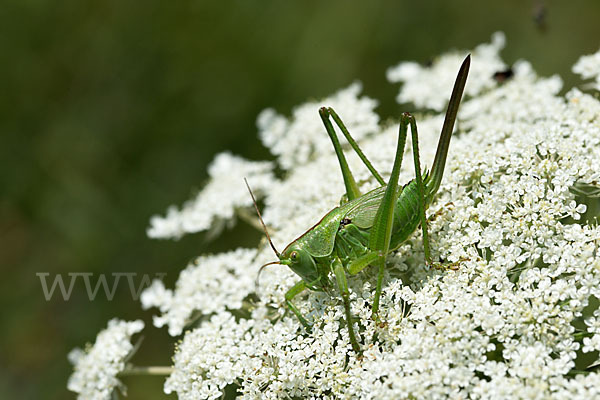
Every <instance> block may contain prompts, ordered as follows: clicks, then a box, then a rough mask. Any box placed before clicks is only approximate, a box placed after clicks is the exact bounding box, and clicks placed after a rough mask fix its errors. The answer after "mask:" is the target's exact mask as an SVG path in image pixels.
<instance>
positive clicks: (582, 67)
mask: <svg viewBox="0 0 600 400" xmlns="http://www.w3.org/2000/svg"><path fill="white" fill-rule="evenodd" d="M573 72H575V73H576V74H578V75H580V76H581V77H582V78H583V79H590V78H594V80H595V82H594V83H593V84H592V87H593V88H595V89H596V90H600V50H598V51H597V52H595V53H594V54H589V55H587V56H583V57H581V58H580V59H579V61H577V63H575V65H573Z"/></svg>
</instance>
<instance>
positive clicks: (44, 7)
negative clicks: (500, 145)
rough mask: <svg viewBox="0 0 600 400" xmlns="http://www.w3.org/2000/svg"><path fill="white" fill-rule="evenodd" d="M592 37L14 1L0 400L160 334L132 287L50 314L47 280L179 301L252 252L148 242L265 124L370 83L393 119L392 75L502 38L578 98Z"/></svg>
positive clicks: (158, 357) (54, 394) (396, 17)
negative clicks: (115, 336)
mask: <svg viewBox="0 0 600 400" xmlns="http://www.w3.org/2000/svg"><path fill="white" fill-rule="evenodd" d="M540 10H542V11H543V10H545V17H543V18H542V19H540V18H541V14H543V12H542V13H540ZM536 20H537V22H536ZM598 21H600V1H597V0H588V1H583V0H572V1H568V2H566V1H545V2H541V1H524V0H511V1H497V2H491V1H490V2H475V1H465V0H454V1H423V2H415V1H369V2H353V1H342V0H339V1H303V2H283V1H276V0H264V1H250V0H239V1H230V2H203V1H159V0H146V1H143V2H140V1H138V2H133V1H128V0H118V1H116V0H103V1H82V0H64V1H60V2H50V1H43V0H4V1H3V2H2V5H0V49H1V51H2V54H3V57H2V59H3V60H2V62H1V63H0V79H1V85H0V88H1V89H0V138H1V141H0V194H1V196H0V268H1V269H2V280H1V283H0V285H1V287H0V299H1V301H2V303H1V304H2V306H3V309H2V312H1V316H2V317H1V320H0V338H1V339H0V393H2V395H0V396H1V397H2V398H6V399H17V398H23V399H46V398H47V399H62V398H65V399H69V398H74V395H73V394H72V393H69V392H68V391H67V390H66V382H67V379H68V376H69V374H70V372H71V369H70V366H69V364H68V362H67V359H66V354H67V353H68V351H69V350H70V349H71V348H73V347H75V346H83V345H84V344H85V343H86V342H88V341H93V340H94V338H95V335H96V333H97V332H98V331H99V330H100V329H103V328H104V327H105V326H106V323H107V321H108V320H109V319H110V318H112V317H120V318H124V319H134V318H140V317H141V318H143V319H144V320H145V321H146V323H147V325H151V322H150V321H151V315H152V312H143V311H141V309H140V306H139V303H138V302H136V301H134V300H132V298H131V295H130V293H129V290H128V289H127V286H126V285H121V286H119V288H118V290H117V293H116V295H115V298H114V299H113V301H108V300H107V299H106V297H105V296H104V295H103V293H101V294H99V295H98V297H97V298H96V299H95V300H94V301H89V300H88V297H87V294H86V291H85V289H84V287H83V286H82V285H81V282H79V284H78V285H76V286H75V288H74V290H73V295H72V297H71V298H70V300H69V301H64V300H63V299H62V298H61V296H59V295H58V294H55V296H54V297H53V298H52V300H50V301H45V299H44V296H43V292H42V289H41V285H40V280H39V278H38V277H37V276H36V273H37V272H50V273H51V275H50V277H51V278H53V277H54V274H58V273H62V274H67V273H69V272H92V273H94V274H100V273H105V274H110V273H113V272H138V273H140V274H141V273H149V274H154V273H157V272H163V273H167V278H166V281H167V283H168V284H169V285H172V283H173V282H174V281H175V279H176V278H177V275H178V271H179V270H180V269H182V268H183V267H184V266H185V265H186V263H187V261H188V260H189V259H191V258H192V257H194V256H197V255H199V254H202V253H206V252H219V251H223V250H226V249H230V248H235V247H238V246H253V245H255V244H256V243H257V240H259V238H260V234H258V233H255V232H254V231H253V230H252V229H251V228H249V227H248V226H246V225H245V224H243V223H239V224H238V225H237V226H236V227H235V228H233V229H232V230H229V231H226V232H225V233H223V234H222V235H221V237H219V238H218V239H217V240H214V241H212V242H207V241H206V240H205V237H204V236H203V235H202V234H198V235H191V236H189V237H186V238H184V239H182V240H180V241H176V242H175V241H153V240H150V239H147V238H146V236H145V229H146V227H147V226H148V221H149V218H150V216H151V215H152V214H155V213H161V214H162V213H164V211H165V210H166V208H167V206H169V205H170V204H178V205H179V204H181V203H182V202H183V201H185V200H186V199H188V198H189V197H190V196H192V195H193V193H194V191H195V190H198V189H199V188H201V187H202V182H203V181H204V180H205V179H206V176H207V175H206V167H207V164H208V163H209V162H210V160H211V159H212V157H213V156H214V155H215V154H216V153H218V152H220V151H224V150H230V151H232V152H234V153H237V154H240V155H242V156H245V157H247V158H250V159H268V158H270V156H269V154H268V152H267V151H266V150H265V149H264V148H263V147H262V146H261V145H260V142H259V141H258V139H257V137H256V127H255V119H256V115H257V114H258V113H259V112H260V111H261V110H262V109H264V108H266V107H270V106H272V107H275V108H276V109H277V110H278V111H280V112H285V113H289V111H290V110H291V108H292V107H293V106H294V105H297V104H300V103H302V102H304V101H305V100H307V99H309V98H319V97H323V96H326V95H328V94H330V93H332V92H334V91H336V90H338V89H340V88H342V87H345V86H347V85H348V84H350V83H351V82H353V81H355V80H361V81H362V82H363V83H364V92H365V93H366V94H367V95H369V96H371V97H374V98H376V99H378V100H380V102H381V105H380V107H379V108H378V111H379V113H380V114H381V115H382V117H383V118H388V117H392V116H394V115H397V114H398V112H399V109H400V107H399V106H398V105H397V104H395V102H394V97H395V95H396V93H397V87H395V86H393V85H390V84H388V83H387V82H386V80H385V71H386V69H387V68H388V67H390V66H392V65H395V64H397V63H398V62H399V61H400V60H417V61H421V62H426V61H428V60H430V59H432V57H434V56H436V55H439V54H441V53H442V52H444V51H447V50H449V49H452V48H464V49H467V48H472V47H473V46H475V45H477V44H479V43H482V42H487V41H489V40H490V35H491V34H492V33H493V32H494V31H497V30H502V31H504V32H505V33H506V35H507V43H508V44H507V48H506V49H505V50H504V51H503V56H504V59H505V60H506V61H508V62H513V61H515V60H516V59H519V58H525V59H528V60H530V61H531V62H532V63H533V65H534V67H535V68H536V70H537V71H538V72H539V73H540V74H542V75H550V74H553V73H559V74H560V75H561V76H562V77H563V78H564V79H565V82H566V86H567V87H569V86H571V85H573V84H575V83H576V82H578V80H577V79H576V77H575V76H574V75H573V74H571V72H570V66H571V65H572V64H573V63H574V62H575V61H576V60H577V58H578V56H580V55H582V54H587V53H591V52H594V51H595V50H596V49H597V48H598V46H600V24H599V23H598ZM316 117H317V116H316V115H315V118H316ZM499 123H501V121H499ZM95 276H96V277H97V275H95ZM172 351H173V341H172V340H171V339H170V338H169V337H168V335H167V333H166V330H165V329H160V330H159V329H155V328H152V327H150V329H147V330H146V332H145V340H144V343H143V346H142V349H141V350H140V352H139V353H138V354H137V355H136V357H135V358H134V361H135V362H136V363H138V364H142V365H168V364H169V362H170V356H171V354H172ZM126 383H127V385H128V386H129V398H131V399H142V398H143V399H154V398H165V397H167V396H166V395H164V394H163V393H162V383H163V379H162V378H148V377H138V378H127V379H126ZM171 398H174V396H171Z"/></svg>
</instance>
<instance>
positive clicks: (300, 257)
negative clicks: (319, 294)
mask: <svg viewBox="0 0 600 400" xmlns="http://www.w3.org/2000/svg"><path fill="white" fill-rule="evenodd" d="M279 264H283V265H287V266H288V267H290V269H291V270H292V271H294V272H295V273H296V274H298V275H299V276H300V277H301V278H302V279H303V280H304V281H305V282H306V283H310V284H314V283H315V282H317V281H319V280H320V277H321V276H320V274H319V269H318V268H317V264H316V263H315V259H314V258H313V256H311V255H310V253H309V252H308V251H306V250H303V249H302V248H300V247H299V246H297V245H296V243H292V244H291V245H289V246H288V247H287V248H286V249H285V250H284V251H283V254H281V256H280V257H279Z"/></svg>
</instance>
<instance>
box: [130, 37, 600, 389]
mask: <svg viewBox="0 0 600 400" xmlns="http://www.w3.org/2000/svg"><path fill="white" fill-rule="evenodd" d="M503 45H504V38H503V36H502V35H501V34H496V35H494V37H493V39H492V44H485V45H481V46H479V47H477V48H476V49H475V50H474V51H473V60H472V69H471V74H470V76H469V79H468V81H467V86H466V89H465V92H466V93H467V96H465V100H464V101H463V104H462V105H461V108H460V110H459V120H458V122H457V132H456V133H455V134H454V137H453V139H452V142H451V144H450V151H449V155H448V161H447V165H446V169H445V175H444V179H443V181H442V185H441V187H440V190H439V192H438V194H437V196H436V199H435V200H434V202H433V203H432V204H431V205H430V207H429V210H428V212H427V213H428V216H429V224H428V225H429V232H430V241H431V246H432V250H433V255H434V257H435V258H436V259H437V260H439V261H441V265H442V266H444V265H445V266H447V268H445V269H444V268H441V269H430V268H428V267H426V266H425V263H424V254H423V239H422V234H421V231H420V230H417V231H416V232H415V233H414V234H413V235H412V236H411V237H410V238H409V239H408V240H407V241H406V242H405V243H403V244H402V245H401V246H400V248H399V249H397V250H396V251H395V252H393V253H392V254H390V256H389V257H388V260H387V268H386V276H385V280H384V287H383V293H382V297H381V302H380V311H379V317H380V322H379V323H375V322H374V321H373V320H372V319H371V307H372V301H373V293H374V287H375V283H376V272H375V271H374V269H373V268H367V269H366V270H365V271H364V272H362V273H360V274H358V275H356V276H352V277H349V281H348V284H349V287H350V291H351V301H352V305H351V307H352V314H353V315H354V316H355V318H356V320H357V323H356V324H355V329H356V330H357V334H358V336H359V341H360V344H361V347H362V350H363V351H362V353H361V354H360V355H358V354H356V353H354V352H353V351H352V347H351V345H350V341H349V336H348V330H347V326H346V323H345V314H344V308H343V304H342V301H341V298H340V296H339V293H337V292H335V290H334V291H333V292H332V293H324V292H309V291H307V292H305V293H304V294H303V295H299V296H297V297H296V298H294V303H295V304H296V306H297V307H298V308H299V310H300V312H301V313H303V315H305V317H306V318H307V319H308V320H310V321H312V322H313V323H314V325H313V328H312V330H311V331H310V332H307V331H306V330H305V329H304V328H303V327H302V325H301V324H300V323H299V321H298V320H297V319H296V317H295V316H294V315H293V314H292V313H291V312H286V304H285V298H284V295H285V292H286V291H287V290H288V289H289V288H290V287H291V286H292V285H293V284H294V283H295V282H296V281H298V280H299V278H298V277H297V276H296V275H294V274H293V273H292V272H291V271H290V270H289V269H287V267H285V266H270V267H269V268H267V269H265V270H264V273H263V274H262V275H261V277H260V284H259V285H258V286H257V287H256V288H255V286H254V280H255V278H256V276H257V271H258V268H259V267H260V265H261V264H264V263H266V262H268V261H274V260H275V259H276V257H275V256H274V255H273V253H272V251H271V249H270V247H269V245H268V244H267V243H266V242H263V243H261V245H260V246H259V248H258V250H248V249H238V250H234V251H231V252H228V253H225V254H217V255H211V256H203V257H200V258H199V259H198V260H197V261H196V262H194V263H192V264H191V265H189V266H188V267H187V268H186V269H185V270H184V271H183V272H182V273H181V276H180V278H179V280H178V282H177V284H176V287H175V289H174V290H170V289H166V288H165V287H164V286H163V285H162V283H159V282H155V283H154V284H153V286H152V287H151V288H149V289H147V290H146V291H145V292H144V293H143V295H142V303H143V306H144V307H146V308H147V307H157V308H158V309H159V311H160V315H158V316H156V317H155V320H154V322H155V325H157V326H163V325H168V327H169V333H170V334H171V335H174V336H175V335H179V334H181V333H182V332H183V338H182V339H181V341H180V342H179V344H178V346H177V349H176V352H175V355H174V369H173V372H172V374H171V375H170V376H169V377H168V378H167V381H166V383H165V387H164V389H165V392H166V393H176V394H177V396H178V397H179V398H181V399H216V398H220V397H221V396H222V395H223V393H225V392H227V393H234V392H235V393H237V395H238V396H240V397H242V398H247V399H259V398H260V399H263V398H265V399H279V398H327V399H349V398H364V399H399V398H432V399H436V398H473V399H506V398H531V399H546V398H557V399H590V398H598V397H599V396H600V374H598V372H596V371H595V370H586V369H587V368H588V367H589V366H590V362H592V363H593V358H597V354H598V353H597V351H600V311H598V310H597V309H596V310H594V307H596V308H597V299H600V254H599V249H598V248H599V247H600V228H599V227H598V224H597V222H595V221H594V219H593V218H592V217H593V215H590V210H597V209H599V208H600V202H599V200H598V198H597V197H595V196H597V194H598V190H599V188H600V101H598V100H597V99H596V98H594V97H593V96H590V95H588V94H585V93H583V92H581V91H579V90H578V89H572V90H570V91H568V92H567V94H566V95H564V96H562V95H559V91H560V90H561V87H562V82H561V80H560V78H558V77H550V78H540V77H538V76H537V75H536V73H535V72H534V70H533V68H532V67H531V65H530V64H528V63H527V62H525V61H521V62H518V63H517V64H515V65H514V66H513V67H512V71H513V73H514V75H513V76H512V77H510V78H508V79H507V80H505V81H504V82H500V81H499V80H497V79H494V74H495V73H496V72H499V71H505V70H506V68H507V67H506V65H505V64H504V63H503V62H502V60H501V59H500V58H499V56H498V52H499V50H500V49H501V48H502V47H503ZM458 60H459V56H458V55H456V54H454V53H453V54H451V55H445V56H442V57H440V59H439V60H438V61H436V62H434V65H433V66H432V67H429V68H426V69H423V68H420V67H418V68H414V66H413V67H410V68H413V69H412V70H410V68H408V67H402V66H401V67H399V69H398V71H402V70H403V68H404V71H405V72H398V71H396V72H390V74H391V75H394V74H396V75H395V76H396V78H395V79H392V80H398V81H400V80H401V81H403V82H405V83H404V86H403V89H402V92H401V95H400V99H399V101H401V102H405V101H411V102H413V103H414V104H416V105H418V106H419V107H425V108H427V109H429V110H436V111H439V110H442V109H443V108H444V107H445V102H446V101H447V99H448V98H449V95H450V90H451V86H452V81H453V79H454V77H455V76H456V72H457V70H458V65H459V61H458ZM406 71H409V72H410V74H409V73H408V72H406ZM411 71H412V72H411ZM409 75H410V77H409ZM409 79H410V80H409ZM413 85H414V86H413ZM417 86H418V90H417ZM358 92H359V87H358V86H351V87H350V88H348V89H346V90H344V91H342V92H339V93H338V94H337V95H334V96H333V97H331V98H329V99H326V100H324V101H323V102H319V103H310V104H308V105H306V106H301V107H299V108H297V109H296V110H295V111H294V116H293V118H292V119H290V120H288V119H287V118H285V117H282V116H278V115H276V114H275V113H274V111H270V110H269V111H265V112H263V114H261V116H260V117H259V131H260V135H261V138H262V140H263V142H264V143H265V145H267V146H268V147H269V148H270V149H271V151H272V153H273V154H274V155H276V156H277V160H276V162H277V163H278V164H279V166H280V167H281V168H282V169H283V170H284V172H285V174H283V176H282V178H281V180H279V181H277V180H275V178H274V177H273V175H272V174H271V168H272V165H270V164H269V167H268V168H266V169H265V170H261V171H263V172H260V173H258V175H259V176H262V177H264V180H265V183H264V185H263V186H262V187H268V188H269V190H268V191H266V190H265V191H263V193H262V196H263V198H264V202H265V209H264V216H265V221H266V222H267V224H268V225H269V227H270V230H271V236H272V237H273V241H274V243H275V245H276V246H278V247H280V249H281V244H287V243H289V242H291V241H293V240H294V238H296V237H297V236H299V235H300V234H302V233H303V232H304V231H306V230H307V229H309V228H310V227H311V226H312V225H314V224H315V223H316V222H317V221H319V220H320V218H321V217H322V216H323V214H324V213H325V212H327V211H328V210H329V209H331V208H333V207H334V206H336V205H337V204H338V203H339V200H340V197H341V195H342V194H343V192H344V186H343V183H342V176H341V172H340V170H339V166H338V162H337V159H336V157H335V154H334V151H333V148H332V146H331V144H330V142H329V138H328V136H327V134H326V132H325V130H324V128H323V127H322V125H321V121H320V118H319V115H318V113H317V110H318V106H320V105H324V106H332V107H333V108H335V109H336V110H337V111H338V112H339V113H340V116H341V117H342V119H344V121H345V122H346V123H347V125H348V127H349V130H350V132H351V133H352V134H353V135H354V136H355V137H356V138H357V140H358V142H359V144H360V146H361V148H362V149H363V151H364V152H365V154H366V155H367V156H368V157H369V159H371V161H372V162H373V164H374V165H375V167H376V168H377V169H378V170H379V171H380V172H381V173H382V175H383V177H384V178H385V179H387V177H388V176H389V170H390V169H391V165H392V163H393V158H394V151H395V148H396V141H397V136H398V133H397V132H398V126H397V125H396V126H386V127H382V126H379V125H378V120H379V119H378V117H377V116H376V115H375V114H374V113H373V107H374V105H375V103H374V102H373V101H372V100H369V99H364V98H362V99H361V98H358V94H359V93H358ZM403 93H404V94H403ZM403 96H404V97H403ZM442 121H443V114H437V113H429V114H423V115H418V114H417V123H418V126H419V138H420V149H421V151H420V153H421V163H422V165H423V166H424V167H425V166H430V165H431V162H432V160H433V157H434V153H435V149H436V147H437V140H438V137H439V132H440V128H441V125H442ZM344 143H345V142H344ZM344 145H345V146H346V145H347V144H344ZM411 147H412V146H410V144H407V146H406V150H405V155H404V163H403V164H404V165H403V166H402V170H401V173H400V181H401V183H406V182H408V181H409V180H410V179H412V178H413V177H414V171H413V166H412V154H411ZM346 154H347V156H348V162H349V164H350V167H351V169H352V171H353V173H354V175H355V177H356V178H357V179H358V181H359V185H360V188H361V190H363V191H367V190H369V189H371V188H374V187H376V186H377V182H376V181H375V180H374V179H373V178H372V177H371V176H370V174H369V172H368V171H367V170H366V168H365V167H364V165H362V163H361V161H360V160H359V159H358V157H357V156H356V155H355V154H353V152H352V150H351V149H349V150H348V151H347V152H346ZM228 157H229V158H232V157H233V156H228ZM211 176H213V175H212V174H211ZM215 179H220V178H216V175H214V176H213V180H212V181H211V184H213V183H212V182H215ZM223 179H229V178H228V177H223ZM254 180H255V179H253V180H252V181H251V183H252V184H253V186H256V184H254ZM256 180H258V179H256ZM228 182H230V183H228V184H227V185H223V186H222V188H221V189H220V190H222V191H221V192H220V193H217V192H216V191H214V192H211V193H212V194H211V198H213V197H214V198H216V197H217V195H218V196H219V198H220V199H226V200H223V202H224V203H225V206H226V207H230V208H231V207H232V206H231V204H235V206H241V205H246V206H249V205H250V204H251V203H250V199H249V196H248V195H247V194H246V196H247V200H246V202H243V200H241V198H240V199H239V200H236V201H235V203H233V202H230V200H228V199H229V198H230V197H232V198H236V199H237V198H238V197H237V196H238V195H241V192H242V191H244V192H245V186H244V185H243V182H241V181H240V182H237V183H232V182H231V181H228ZM214 184H215V185H217V184H218V183H216V182H215V183H214ZM209 185H210V184H209ZM258 186H261V185H260V184H259V185H258ZM208 190H209V187H208V186H207V188H206V189H204V191H203V192H202V193H204V192H206V191H208ZM210 190H212V189H210ZM230 193H231V194H230ZM201 196H202V194H201ZM186 208H187V207H184V210H185V209H186ZM191 209H192V208H190V210H191ZM193 210H194V211H193V212H191V214H193V215H194V218H196V219H197V220H198V219H200V218H201V215H200V214H201V213H202V212H209V213H210V212H213V211H209V210H213V207H212V205H210V206H207V207H204V206H203V205H202V201H200V197H199V198H198V200H197V202H196V204H194V206H193ZM212 215H213V214H209V216H210V218H209V219H207V222H205V223H203V224H204V225H202V226H203V228H202V229H206V228H207V227H208V225H207V224H210V223H214V220H212V219H211V218H212ZM232 216H233V214H228V217H227V218H231V217H232ZM185 218H186V217H184V215H183V213H178V214H177V215H176V216H175V217H173V221H171V218H170V217H167V218H165V219H164V220H162V223H163V224H164V225H165V226H167V225H171V223H173V225H176V226H179V227H181V226H183V225H184V224H186V221H185ZM211 221H212V222H211ZM154 226H157V225H156V224H154ZM178 229H179V230H173V232H179V233H178V234H177V235H179V234H182V233H184V232H187V231H191V230H185V229H181V228H178ZM177 235H172V236H177ZM166 236H169V235H166ZM334 287H335V285H334ZM594 298H596V299H595V300H594ZM586 357H587V358H590V357H591V358H592V361H589V360H588V361H585V360H586V359H587V358H586Z"/></svg>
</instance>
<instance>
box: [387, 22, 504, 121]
mask: <svg viewBox="0 0 600 400" xmlns="http://www.w3.org/2000/svg"><path fill="white" fill-rule="evenodd" d="M505 41H506V39H505V37H504V34H503V33H501V32H496V33H495V34H494V35H493V36H492V42H491V43H485V44H481V45H479V46H477V47H476V48H475V49H474V50H473V51H472V52H471V58H472V62H471V71H470V72H469V84H468V85H467V87H466V88H465V94H466V95H468V96H475V95H477V94H479V93H481V92H482V91H483V90H486V89H490V88H491V87H493V86H494V85H495V82H494V80H493V79H491V77H492V76H494V74H495V73H501V72H504V70H505V69H506V64H504V62H503V61H502V60H501V59H500V56H499V54H498V53H499V52H500V50H502V49H503V48H504V44H505ZM467 53H469V52H468V51H456V52H453V53H449V54H445V55H443V56H441V57H439V58H438V59H436V60H434V61H433V63H432V65H431V66H426V67H423V66H421V65H419V64H418V63H416V62H402V63H400V64H399V65H397V66H395V67H392V68H390V69H389V70H388V71H387V78H388V80H389V81H390V82H402V83H403V85H402V89H401V90H400V93H399V94H398V97H397V101H398V103H408V102H411V103H413V104H414V105H415V106H417V107H419V108H430V109H432V110H435V111H442V110H444V109H445V107H446V104H447V103H448V98H449V96H450V95H449V93H450V91H451V90H452V86H453V84H454V79H455V78H456V71H458V67H459V66H460V64H461V62H462V60H463V59H464V58H465V56H466V55H467Z"/></svg>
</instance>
